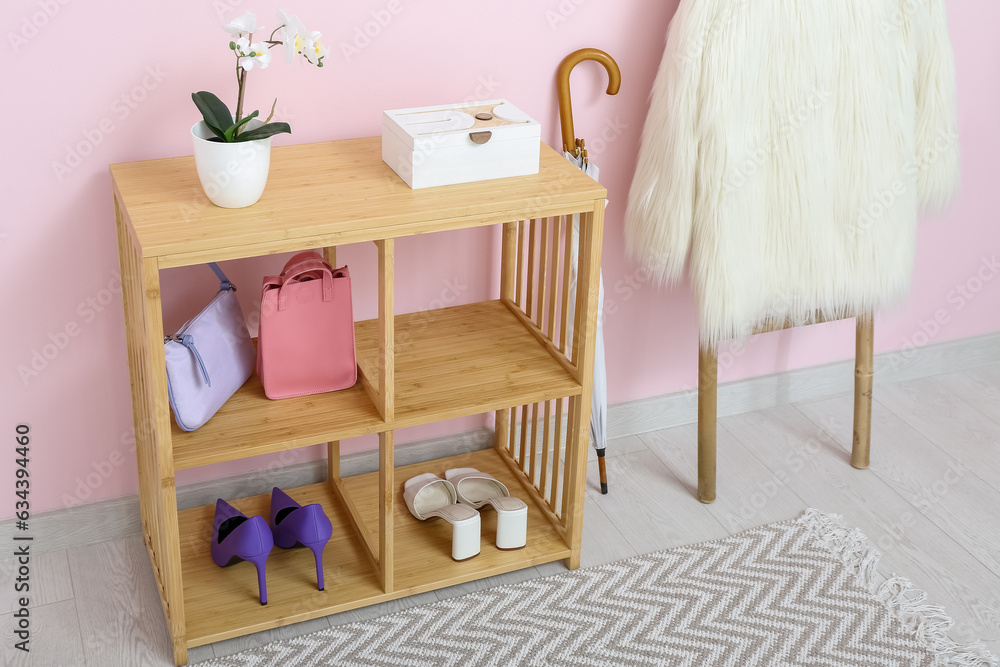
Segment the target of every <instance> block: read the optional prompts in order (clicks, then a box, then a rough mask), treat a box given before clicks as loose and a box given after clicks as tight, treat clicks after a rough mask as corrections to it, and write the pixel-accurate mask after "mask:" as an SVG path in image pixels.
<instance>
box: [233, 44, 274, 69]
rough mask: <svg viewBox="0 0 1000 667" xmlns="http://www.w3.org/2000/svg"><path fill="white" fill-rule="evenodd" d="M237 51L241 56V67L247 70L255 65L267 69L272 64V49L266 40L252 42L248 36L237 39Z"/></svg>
mask: <svg viewBox="0 0 1000 667" xmlns="http://www.w3.org/2000/svg"><path fill="white" fill-rule="evenodd" d="M236 51H237V53H238V55H239V58H240V61H239V62H240V67H242V68H243V69H245V70H246V71H248V72H249V71H250V70H252V69H253V68H254V67H259V68H260V69H266V68H267V66H268V65H270V64H271V50H270V49H269V48H268V46H267V44H265V43H264V42H254V43H253V44H251V43H250V40H248V39H247V38H246V37H240V38H239V39H238V40H236Z"/></svg>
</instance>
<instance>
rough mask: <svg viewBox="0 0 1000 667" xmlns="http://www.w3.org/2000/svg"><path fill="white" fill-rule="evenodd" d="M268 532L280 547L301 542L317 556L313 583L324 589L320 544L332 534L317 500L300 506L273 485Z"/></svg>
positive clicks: (328, 522)
mask: <svg viewBox="0 0 1000 667" xmlns="http://www.w3.org/2000/svg"><path fill="white" fill-rule="evenodd" d="M268 523H269V525H270V526H271V533H272V534H273V535H274V543H275V544H277V545H278V546H279V547H281V548H282V549H291V548H293V547H297V546H303V547H306V548H307V549H309V550H310V551H312V552H313V556H314V557H315V558H316V583H317V585H318V586H319V589H320V590H321V591H322V590H325V588H326V586H325V584H324V582H323V548H324V547H325V546H326V543H327V542H329V541H330V536H331V535H333V524H331V523H330V519H329V518H327V516H326V514H325V513H324V512H323V506H322V505H318V504H312V505H306V506H305V507H303V506H302V505H299V504H298V503H297V502H295V501H294V500H292V498H290V497H289V495H288V494H287V493H285V492H284V491H282V490H281V489H279V488H278V487H274V489H272V490H271V520H270V521H269V522H268Z"/></svg>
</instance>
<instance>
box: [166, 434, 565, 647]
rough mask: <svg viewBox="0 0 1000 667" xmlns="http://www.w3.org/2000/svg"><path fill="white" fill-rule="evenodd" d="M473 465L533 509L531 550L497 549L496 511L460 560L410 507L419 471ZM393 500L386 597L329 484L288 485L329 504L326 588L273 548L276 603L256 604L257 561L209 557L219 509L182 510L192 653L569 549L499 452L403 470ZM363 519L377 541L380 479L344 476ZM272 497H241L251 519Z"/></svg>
mask: <svg viewBox="0 0 1000 667" xmlns="http://www.w3.org/2000/svg"><path fill="white" fill-rule="evenodd" d="M457 467H474V468H479V469H480V470H483V471H485V472H489V473H490V474H491V475H493V476H494V477H496V478H497V479H499V480H501V481H502V482H503V483H504V484H506V485H507V487H508V488H509V489H510V490H511V495H514V496H517V497H519V498H521V499H523V500H524V501H525V502H526V503H527V504H528V543H527V546H526V547H525V548H524V549H520V550H517V551H501V550H499V549H497V548H496V546H495V536H496V513H495V512H492V511H489V510H486V511H484V512H483V513H482V517H483V523H482V551H481V552H480V553H479V555H478V556H475V557H474V558H471V559H469V560H467V561H464V562H461V563H457V562H455V561H454V560H452V559H451V531H450V526H449V525H448V524H447V523H445V522H444V521H441V520H437V519H432V520H429V521H418V520H417V519H415V518H413V516H411V515H410V513H409V512H408V511H407V509H406V504H405V503H404V502H403V498H402V486H403V482H404V481H405V480H407V479H409V478H410V477H412V476H414V475H418V474H420V473H422V472H427V471H432V472H436V473H438V474H443V473H444V471H445V469H447V468H457ZM395 478H396V481H397V483H396V485H395V486H396V495H395V499H394V528H395V542H396V548H395V554H396V555H395V560H394V562H393V569H394V572H395V578H396V586H395V590H393V591H392V592H390V593H384V592H383V591H382V590H381V588H380V587H379V584H378V578H377V576H376V573H375V571H374V569H373V568H372V565H371V564H370V561H369V560H368V558H367V557H366V555H365V547H364V546H363V545H362V544H361V542H360V541H359V540H358V539H357V537H356V536H355V532H354V530H353V527H352V524H351V522H350V519H349V518H348V514H347V512H346V511H345V508H344V507H343V506H342V504H341V503H340V501H339V500H338V499H337V498H336V496H335V494H334V493H333V491H332V490H331V487H330V485H329V484H327V483H321V484H313V485H311V486H304V487H300V488H297V489H286V492H287V493H289V495H291V496H292V497H293V498H295V499H296V500H297V501H299V502H300V503H302V504H307V503H314V502H318V503H321V504H322V505H323V507H324V509H325V510H326V513H327V516H329V517H330V520H331V522H332V523H333V531H334V532H333V538H332V539H331V540H330V543H329V544H328V545H327V547H326V550H325V551H324V553H323V561H324V565H325V576H326V591H324V592H320V591H318V590H317V589H316V571H315V566H314V562H313V559H312V554H311V553H310V552H308V551H307V550H304V549H292V550H285V549H279V548H277V547H276V548H275V549H274V551H273V552H272V553H271V556H270V558H269V559H268V562H267V580H268V604H267V606H265V607H262V606H261V605H260V603H259V602H258V601H257V577H256V573H255V571H254V568H253V566H252V565H251V564H249V563H237V564H236V565H233V566H231V567H228V568H220V567H218V566H216V565H215V564H214V563H213V562H212V559H211V555H210V552H209V539H208V537H209V535H210V534H211V526H212V516H213V513H214V510H215V507H214V505H206V506H203V507H198V508H195V509H190V510H184V511H182V512H179V513H178V521H179V525H180V535H181V560H182V563H183V580H184V609H185V618H186V628H187V632H186V636H187V645H188V647H194V646H200V645H202V644H207V643H210V642H215V641H221V640H223V639H228V638H230V637H238V636H240V635H245V634H248V633H250V632H258V631H260V630H266V629H268V628H275V627H280V626H283V625H288V624H289V623H295V622H298V621H304V620H307V619H310V618H317V617H319V616H326V615H328V614H332V613H335V612H339V611H346V610H348V609H354V608H356V607H361V606H365V605H370V604H374V603H377V602H382V601H385V600H391V599H394V598H398V597H404V596H407V595H412V594H414V593H418V592H422V591H428V590H433V589H438V588H443V587H445V586H452V585H455V584H459V583H462V582H466V581H472V580H474V579H480V578H482V577H487V576H492V575H495V574H501V573H503V572H510V571H512V570H517V569H521V568H525V567H531V566H532V565H538V564H541V563H547V562H551V561H555V560H560V559H563V558H567V557H569V555H570V549H569V547H568V546H567V545H566V544H565V542H563V540H562V539H561V538H560V537H559V534H558V533H557V532H556V530H555V528H554V527H553V526H552V524H551V523H550V522H549V521H548V519H546V517H545V516H544V514H543V513H542V510H541V509H539V507H538V506H537V505H536V504H535V503H534V502H533V501H532V500H531V499H530V496H529V495H528V493H526V492H525V490H524V489H523V488H522V486H521V484H520V482H519V481H518V479H517V478H516V477H515V476H514V474H513V473H511V471H510V468H509V467H508V466H507V464H505V463H504V462H503V460H502V459H501V458H500V456H499V455H498V454H497V453H496V452H495V451H493V450H485V451H480V452H473V453H471V454H463V455H460V456H453V457H449V458H445V459H439V460H436V461H430V462H427V463H419V464H415V465H410V466H406V467H401V468H396V469H395ZM343 482H344V486H345V488H347V490H348V492H349V493H350V494H351V499H352V501H353V502H354V503H355V505H356V506H357V507H358V510H359V512H360V514H361V517H362V519H363V520H364V521H365V524H366V526H367V527H368V528H369V530H370V531H371V534H372V536H373V538H374V539H375V541H376V542H377V540H378V536H377V534H376V533H377V527H378V507H377V500H378V499H377V496H376V494H375V493H374V492H373V489H377V488H378V473H370V474H367V475H358V476H356V477H348V478H344V479H343ZM269 502H270V496H269V495H267V494H265V495H260V496H254V497H251V498H244V499H242V500H237V501H233V503H232V504H233V505H234V506H235V507H237V508H238V509H240V510H241V511H243V512H244V513H246V514H259V515H264V516H266V515H267V513H268V506H269Z"/></svg>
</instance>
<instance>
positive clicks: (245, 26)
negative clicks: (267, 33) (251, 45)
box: [222, 12, 264, 37]
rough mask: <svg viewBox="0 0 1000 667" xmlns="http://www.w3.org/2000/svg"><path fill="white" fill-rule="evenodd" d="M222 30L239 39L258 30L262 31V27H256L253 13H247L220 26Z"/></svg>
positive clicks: (255, 18)
mask: <svg viewBox="0 0 1000 667" xmlns="http://www.w3.org/2000/svg"><path fill="white" fill-rule="evenodd" d="M222 29H223V30H225V31H226V32H228V33H229V34H230V35H232V36H233V37H240V36H242V35H245V34H246V35H252V34H253V33H255V32H257V31H258V30H263V29H264V26H258V25H257V17H256V16H254V14H253V12H247V13H246V14H244V15H243V16H238V17H236V18H235V19H233V20H232V21H230V22H229V23H227V24H226V25H224V26H222Z"/></svg>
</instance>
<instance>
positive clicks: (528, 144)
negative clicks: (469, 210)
mask: <svg viewBox="0 0 1000 667" xmlns="http://www.w3.org/2000/svg"><path fill="white" fill-rule="evenodd" d="M541 135H542V131H541V126H540V125H539V124H538V123H537V122H536V121H534V120H532V119H531V118H530V117H529V116H528V115H527V114H525V113H524V112H522V111H521V110H520V109H518V108H517V107H515V106H514V105H513V104H511V103H510V102H507V101H506V100H491V101H488V102H470V103H466V104H446V105H444V106H438V107H421V108H416V109H397V110H396V111H386V112H385V113H384V114H383V116H382V160H384V161H385V163H386V164H387V165H389V166H390V167H392V169H393V171H395V172H396V173H397V174H399V177H400V178H402V179H403V180H404V181H406V184H407V185H409V186H410V187H411V188H413V189H418V188H429V187H434V186H437V185H453V184H455V183H471V182H473V181H487V180H490V179H493V178H507V177H508V176H526V175H528V174H537V173H538V154H539V147H540V143H541Z"/></svg>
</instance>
